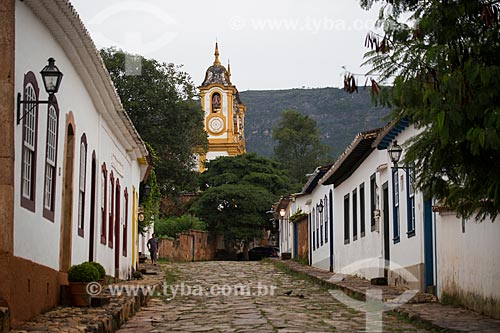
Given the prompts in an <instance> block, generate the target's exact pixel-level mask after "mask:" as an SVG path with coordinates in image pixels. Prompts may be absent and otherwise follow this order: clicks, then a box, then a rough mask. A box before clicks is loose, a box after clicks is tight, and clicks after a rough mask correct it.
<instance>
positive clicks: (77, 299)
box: [68, 262, 99, 306]
mask: <svg viewBox="0 0 500 333" xmlns="http://www.w3.org/2000/svg"><path fill="white" fill-rule="evenodd" d="M98 280H99V271H98V270H97V268H96V267H95V266H94V265H93V264H91V263H89V262H84V263H82V264H79V265H73V266H71V268H70V269H69V271H68V281H69V292H70V295H71V304H73V306H89V305H90V299H91V295H89V293H88V292H87V285H88V284H89V283H90V282H96V281H98Z"/></svg>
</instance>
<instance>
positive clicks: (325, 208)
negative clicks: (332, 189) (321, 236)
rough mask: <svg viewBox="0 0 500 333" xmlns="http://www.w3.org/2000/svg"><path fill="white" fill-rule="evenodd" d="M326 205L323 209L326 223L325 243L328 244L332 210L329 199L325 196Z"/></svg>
mask: <svg viewBox="0 0 500 333" xmlns="http://www.w3.org/2000/svg"><path fill="white" fill-rule="evenodd" d="M323 201H324V203H325V207H323V220H324V223H325V243H328V212H329V211H330V209H329V208H328V197H327V196H326V194H325V199H323Z"/></svg>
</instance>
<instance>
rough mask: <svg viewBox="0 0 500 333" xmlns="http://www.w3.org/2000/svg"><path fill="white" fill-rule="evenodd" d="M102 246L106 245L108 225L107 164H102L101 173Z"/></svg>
mask: <svg viewBox="0 0 500 333" xmlns="http://www.w3.org/2000/svg"><path fill="white" fill-rule="evenodd" d="M101 175H102V177H101V180H102V183H101V244H104V245H106V224H107V213H108V212H107V208H108V207H107V206H108V170H107V169H106V163H103V164H102V171H101Z"/></svg>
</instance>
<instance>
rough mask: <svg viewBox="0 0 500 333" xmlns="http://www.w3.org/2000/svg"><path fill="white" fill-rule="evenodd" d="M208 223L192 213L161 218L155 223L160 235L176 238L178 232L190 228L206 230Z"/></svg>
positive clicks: (156, 231) (157, 232) (156, 230)
mask: <svg viewBox="0 0 500 333" xmlns="http://www.w3.org/2000/svg"><path fill="white" fill-rule="evenodd" d="M206 229H207V224H206V223H205V222H203V221H201V220H200V219H199V218H197V217H195V216H192V215H182V216H179V217H175V216H172V217H169V218H166V219H160V220H159V221H157V222H156V223H155V233H156V234H157V235H158V236H165V237H172V238H175V236H176V235H177V234H180V233H183V232H187V231H189V230H206Z"/></svg>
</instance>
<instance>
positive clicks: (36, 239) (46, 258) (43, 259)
mask: <svg viewBox="0 0 500 333" xmlns="http://www.w3.org/2000/svg"><path fill="white" fill-rule="evenodd" d="M15 28H16V73H15V75H16V81H15V91H16V92H22V91H23V81H24V75H25V73H27V72H28V71H32V72H33V73H34V74H35V76H36V79H37V82H38V86H39V88H40V91H39V100H47V98H48V95H47V93H46V92H45V90H44V87H43V82H42V78H41V75H40V73H39V72H40V70H41V69H42V68H43V67H44V66H45V65H46V64H47V59H48V58H49V57H53V58H55V59H56V66H57V67H58V68H59V69H60V70H61V72H63V73H64V77H63V79H62V83H61V87H60V90H59V92H58V93H57V101H58V106H59V127H58V147H57V148H58V152H57V166H56V177H57V178H56V190H55V210H54V211H55V218H54V222H51V221H49V220H47V219H45V218H44V217H43V215H42V212H43V189H44V173H45V153H46V128H47V105H46V104H45V105H44V104H41V105H39V109H38V139H37V140H38V142H37V156H36V160H37V164H36V199H35V203H36V207H35V212H31V211H29V210H27V209H25V208H23V207H21V206H20V197H21V193H20V191H21V189H20V186H21V161H22V158H21V152H22V150H21V147H22V130H23V128H22V123H21V124H20V125H16V126H15V144H16V150H15V151H16V156H15V159H16V167H15V169H14V173H15V174H14V178H15V179H16V184H15V210H14V221H15V223H14V254H15V255H16V256H19V257H22V258H26V259H29V260H32V261H34V262H36V263H39V264H42V265H45V266H48V267H50V268H53V269H56V270H59V256H60V250H59V248H60V230H61V211H62V207H61V204H62V202H61V201H62V197H61V193H62V181H63V174H64V170H63V160H64V149H65V134H66V128H65V125H66V119H67V114H68V113H70V112H71V113H72V114H73V117H74V122H75V136H74V137H75V150H74V172H73V187H74V188H73V191H74V192H73V207H72V209H73V221H72V255H71V263H72V264H77V263H80V262H83V261H87V260H88V259H89V245H90V239H89V237H91V236H94V237H95V241H94V244H95V245H94V254H95V259H96V261H99V262H101V263H102V264H103V265H104V267H105V269H106V272H107V273H108V274H110V275H114V264H115V263H114V251H115V249H114V248H113V249H110V248H109V247H107V246H105V245H103V244H101V243H100V227H101V214H100V210H99V202H100V190H101V186H100V184H99V181H100V174H101V173H100V171H101V165H102V163H103V162H106V165H107V166H108V170H110V171H111V170H113V173H114V175H115V177H117V178H118V179H119V180H120V186H121V227H120V235H119V238H120V268H121V274H120V276H121V277H126V276H127V275H126V274H128V272H129V271H130V268H131V265H132V259H131V258H132V253H131V251H132V246H131V242H132V234H131V232H132V223H131V222H132V220H131V214H132V201H133V200H132V186H133V185H134V186H136V188H138V184H139V182H140V174H141V171H140V168H139V165H138V162H137V161H136V160H134V159H132V158H131V156H130V155H129V154H128V153H127V151H126V149H125V148H124V147H123V145H122V144H121V143H120V142H119V140H118V139H117V138H116V137H115V136H114V135H113V134H112V131H111V130H110V127H109V126H116V125H115V124H107V123H106V122H105V121H104V120H103V118H102V117H101V115H100V114H99V113H98V112H97V110H96V107H95V103H98V102H99V101H96V100H95V99H92V98H91V96H90V94H89V93H88V91H87V88H86V86H85V85H84V83H83V81H82V78H81V76H80V75H81V74H80V73H78V72H77V70H76V69H75V67H74V64H73V63H72V62H71V60H70V58H69V57H68V56H67V55H66V54H65V51H64V49H63V48H62V47H61V46H60V45H59V44H58V42H57V41H56V40H55V38H54V37H53V36H52V35H51V33H50V32H49V30H48V29H47V28H46V27H45V26H44V24H43V23H42V22H41V21H40V20H39V19H38V18H37V17H36V16H35V15H34V14H33V13H32V12H31V10H30V9H29V8H28V7H27V6H26V5H25V4H24V3H23V2H20V1H16V27H15ZM84 133H85V134H86V137H87V144H88V146H87V164H86V167H87V170H86V175H87V181H86V200H85V201H86V205H85V208H86V211H85V216H86V219H85V223H84V236H83V237H81V236H79V235H78V184H79V171H80V170H79V159H80V140H81V137H82V135H83V134H84ZM93 151H95V152H96V159H97V182H98V184H97V195H96V206H97V207H96V215H95V216H96V223H95V234H94V235H89V232H90V225H89V216H90V209H91V207H90V188H91V185H90V181H91V166H92V152H93ZM125 188H127V189H128V194H129V200H128V221H127V223H128V237H127V242H128V247H127V257H123V256H122V240H123V234H122V233H123V226H124V223H125V220H124V216H123V214H124V212H125V207H124V199H123V191H124V190H125Z"/></svg>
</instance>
